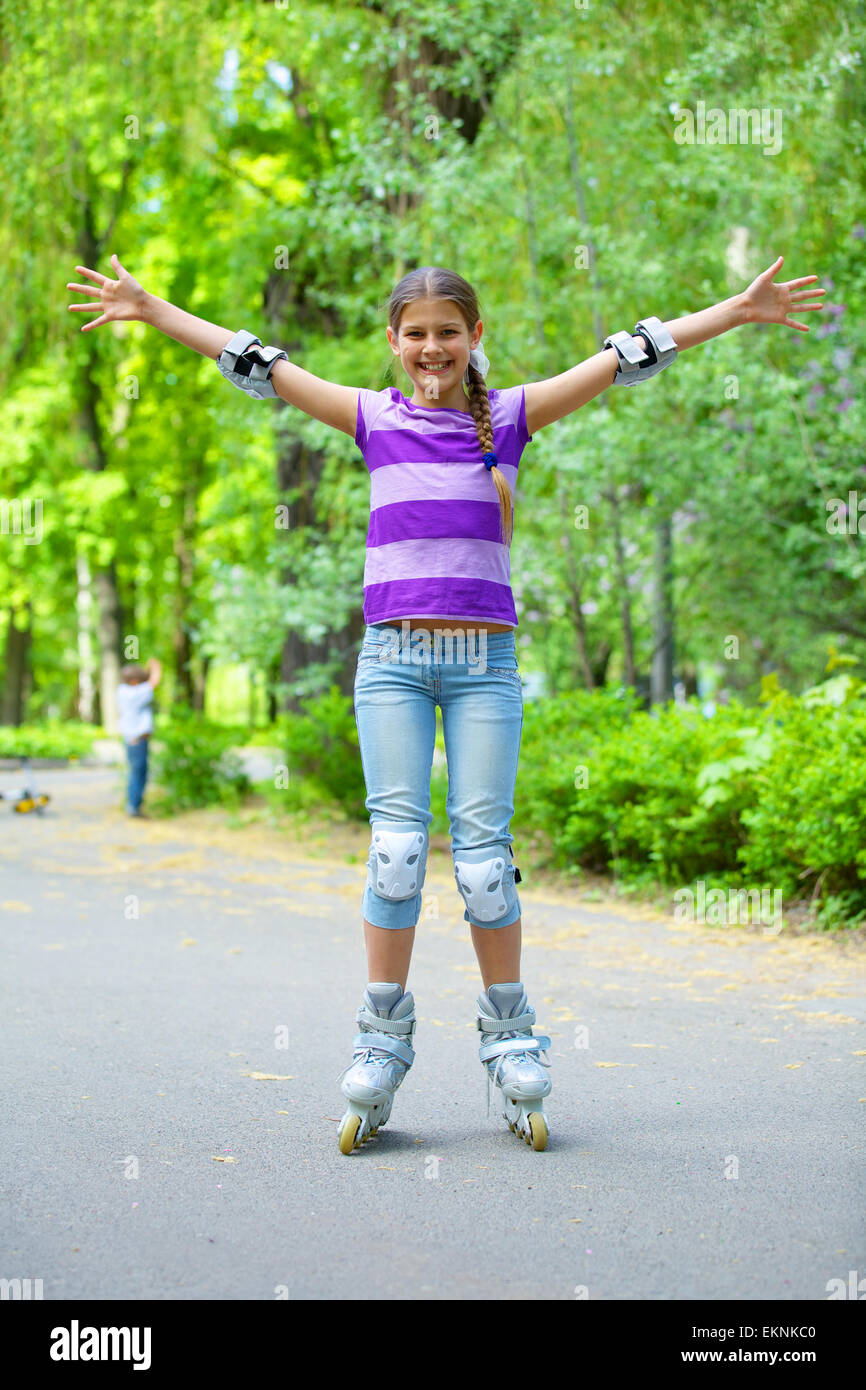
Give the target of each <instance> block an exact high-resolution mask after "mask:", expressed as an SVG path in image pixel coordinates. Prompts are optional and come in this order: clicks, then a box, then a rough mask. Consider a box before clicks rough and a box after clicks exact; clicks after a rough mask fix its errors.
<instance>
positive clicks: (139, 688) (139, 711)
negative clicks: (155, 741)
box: [117, 681, 153, 741]
mask: <svg viewBox="0 0 866 1390" xmlns="http://www.w3.org/2000/svg"><path fill="white" fill-rule="evenodd" d="M152 700H153V686H152V685H151V684H150V681H144V682H143V683H142V684H141V685H127V684H126V682H124V683H123V684H122V685H119V686H118V687H117V716H118V717H117V728H118V732H119V733H120V735H121V737H122V738H125V739H126V740H127V741H131V740H132V739H134V738H140V737H141V735H142V734H152V733H153V710H152V709H151V707H150V706H151V702H152Z"/></svg>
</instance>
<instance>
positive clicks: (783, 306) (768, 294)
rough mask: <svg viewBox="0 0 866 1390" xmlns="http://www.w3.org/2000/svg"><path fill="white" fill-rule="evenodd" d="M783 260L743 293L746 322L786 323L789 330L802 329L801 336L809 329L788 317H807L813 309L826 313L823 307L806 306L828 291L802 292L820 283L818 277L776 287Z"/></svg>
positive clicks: (789, 282)
mask: <svg viewBox="0 0 866 1390" xmlns="http://www.w3.org/2000/svg"><path fill="white" fill-rule="evenodd" d="M784 259H785V258H784V256H780V257H779V259H778V260H777V261H774V262H773V264H772V265H771V266H770V268H769V270H765V271H764V272H763V274H761V275H759V276H758V278H757V280H753V281H752V283H751V285H750V286H749V288H748V289H747V290H746V291H745V292H744V294H743V301H744V304H745V306H746V315H747V322H748V323H783V324H785V325H786V327H788V328H799V329H800V330H801V332H803V333H808V332H809V329H808V327H807V325H806V324H805V323H797V322H796V320H795V319H790V318H788V315H789V314H790V313H798V314H804V313H808V311H809V310H810V309H823V307H824V306H823V304H806V303H805V302H804V301H805V300H807V299H815V298H816V296H818V295H821V294H826V293H827V291H826V290H804V289H801V288H800V286H801V285H810V284H811V283H812V281H813V280H817V279H818V277H817V275H807V276H805V277H804V278H803V279H802V280H787V281H785V282H784V283H783V284H781V285H774V284H773V276H774V275H776V274H777V273H778V271H779V268H780V267H781V264H782V262H783V260H784Z"/></svg>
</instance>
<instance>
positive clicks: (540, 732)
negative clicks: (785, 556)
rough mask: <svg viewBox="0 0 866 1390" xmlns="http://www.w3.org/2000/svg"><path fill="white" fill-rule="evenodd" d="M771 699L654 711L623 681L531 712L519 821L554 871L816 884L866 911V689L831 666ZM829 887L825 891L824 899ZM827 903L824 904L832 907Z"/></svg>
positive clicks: (837, 903)
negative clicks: (621, 692)
mask: <svg viewBox="0 0 866 1390" xmlns="http://www.w3.org/2000/svg"><path fill="white" fill-rule="evenodd" d="M764 702H765V704H766V706H767V707H766V708H765V709H763V710H757V711H755V710H749V709H746V708H744V707H743V706H742V705H740V704H738V703H736V702H732V703H731V704H730V705H728V706H724V707H722V708H720V709H718V710H717V711H716V713H715V714H714V715H712V717H709V718H707V717H705V716H704V715H703V713H702V711H701V709H700V707H699V705H698V703H697V702H696V701H690V702H688V703H687V704H686V705H668V706H666V707H664V708H662V709H658V710H653V711H651V712H645V711H643V710H640V709H637V708H636V707H635V703H634V701H633V700H631V699H629V701H627V702H626V701H622V702H619V703H617V701H616V697H615V696H614V695H612V694H611V693H610V692H605V691H601V692H597V693H593V694H591V695H586V694H580V695H569V696H567V697H562V698H560V699H556V700H547V701H543V702H539V704H538V705H537V706H532V707H527V709H526V711H525V716H524V731H523V739H522V747H521V767H520V774H519V779H518V800H519V816H520V821H521V824H522V825H523V826H524V827H525V828H526V829H528V830H529V831H530V832H536V833H537V839H538V841H539V842H540V843H541V844H545V845H547V852H546V855H544V856H543V858H544V859H546V862H547V863H548V864H550V865H551V866H554V867H558V868H564V869H569V868H571V869H573V868H574V866H579V867H580V868H583V869H589V870H594V871H600V872H611V871H612V872H614V873H615V874H616V875H617V877H619V878H620V879H622V880H625V881H627V882H630V883H632V884H648V883H650V882H652V883H655V884H665V885H683V884H685V883H689V882H693V881H694V880H696V879H698V878H703V879H704V880H705V881H706V884H707V887H712V886H723V885H727V886H729V887H738V886H744V887H750V888H755V887H765V886H769V887H772V888H775V889H780V890H781V891H782V893H783V895H784V897H785V898H786V899H787V900H788V901H789V902H790V900H791V899H792V898H803V897H805V896H809V895H810V894H811V892H812V889H813V887H817V889H818V891H817V892H816V905H817V907H818V911H819V920H823V921H824V923H825V924H826V925H836V924H837V923H838V922H839V920H840V919H841V916H842V914H843V913H844V914H847V918H848V921H849V922H850V921H853V920H856V919H858V918H859V917H860V916H862V915H863V914H864V913H866V836H864V826H866V700H864V698H863V683H862V682H857V681H853V680H852V679H851V678H850V677H849V676H846V677H844V678H840V677H834V678H833V679H832V680H829V681H826V682H825V683H824V685H823V686H818V687H815V689H814V690H812V691H807V692H806V693H805V694H804V695H803V696H802V697H800V698H799V699H795V698H794V697H793V696H791V695H787V694H785V693H784V692H781V691H778V689H777V688H775V689H774V683H773V682H768V688H767V690H766V691H765V701H764ZM822 894H823V895H824V897H825V898H826V901H824V900H823V898H822ZM820 914H823V915H820Z"/></svg>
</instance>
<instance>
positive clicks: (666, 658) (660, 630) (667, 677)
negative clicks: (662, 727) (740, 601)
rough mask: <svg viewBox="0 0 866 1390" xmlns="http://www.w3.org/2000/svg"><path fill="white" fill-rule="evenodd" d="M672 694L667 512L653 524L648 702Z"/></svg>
mask: <svg viewBox="0 0 866 1390" xmlns="http://www.w3.org/2000/svg"><path fill="white" fill-rule="evenodd" d="M673 697H674V601H673V527H672V525H671V519H670V517H669V516H665V517H663V518H662V519H661V520H660V521H659V522H657V523H656V528H655V593H654V599H653V656H652V672H651V676H650V703H651V704H653V705H660V704H664V703H665V701H667V700H672V699H673Z"/></svg>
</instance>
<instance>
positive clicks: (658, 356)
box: [604, 317, 677, 386]
mask: <svg viewBox="0 0 866 1390" xmlns="http://www.w3.org/2000/svg"><path fill="white" fill-rule="evenodd" d="M634 331H635V334H637V333H640V334H642V335H643V337H644V338H645V339H646V344H647V350H646V352H643V351H642V350H641V349H640V348H639V347H638V345H637V343H636V342H635V340H634V337H633V336H632V335H631V334H630V333H625V332H622V333H611V334H610V336H609V337H607V338H605V340H604V346H605V347H612V348H613V349H614V351H615V352H616V355H617V357H618V358H619V366H618V367H617V370H616V376H615V377H614V379H613V382H612V385H614V386H634V385H635V384H636V383H637V382H639V381H646V380H648V378H649V377H651V376H655V374H656V372H663V371H664V369H665V367H669V366H670V364H671V362H673V360H674V358H675V357H676V355H677V345H676V343H675V342H674V340H673V338H672V336H671V334H670V333H669V332H668V330H667V329H666V328H665V326H664V324H663V323H662V321H661V319H658V318H655V317H653V318H648V319H641V321H640V323H636V324H635V326H634Z"/></svg>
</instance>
